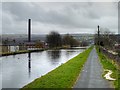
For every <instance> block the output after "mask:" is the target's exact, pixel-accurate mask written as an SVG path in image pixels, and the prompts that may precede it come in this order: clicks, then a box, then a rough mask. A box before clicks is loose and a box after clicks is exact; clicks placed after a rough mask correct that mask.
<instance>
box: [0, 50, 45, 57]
mask: <svg viewBox="0 0 120 90" xmlns="http://www.w3.org/2000/svg"><path fill="white" fill-rule="evenodd" d="M44 50H47V49H38V50H20V51H15V52H2V53H0V55H1V56H9V55H16V54H23V53H29V52H39V51H44Z"/></svg>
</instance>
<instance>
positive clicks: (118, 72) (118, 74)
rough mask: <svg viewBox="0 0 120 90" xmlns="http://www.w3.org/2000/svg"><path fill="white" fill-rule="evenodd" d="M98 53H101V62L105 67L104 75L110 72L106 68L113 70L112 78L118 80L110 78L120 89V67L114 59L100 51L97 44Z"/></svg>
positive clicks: (117, 89) (117, 88) (115, 86)
mask: <svg viewBox="0 0 120 90" xmlns="http://www.w3.org/2000/svg"><path fill="white" fill-rule="evenodd" d="M96 49H97V53H98V55H99V59H100V62H101V64H102V66H103V68H104V73H103V75H102V76H103V77H104V76H105V75H106V74H107V73H108V71H106V70H111V71H112V73H111V75H110V77H111V78H114V79H116V80H109V81H110V82H111V83H112V85H113V86H114V88H115V89H116V90H119V89H120V68H119V67H118V66H117V64H116V63H115V62H114V60H112V59H109V57H107V56H105V55H104V54H103V53H102V52H99V50H98V46H96Z"/></svg>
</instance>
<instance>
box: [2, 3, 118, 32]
mask: <svg viewBox="0 0 120 90" xmlns="http://www.w3.org/2000/svg"><path fill="white" fill-rule="evenodd" d="M117 4H118V3H117V2H116V3H115V2H106V3H105V2H56V3H55V2H44V3H43V2H39V3H38V2H31V3H30V2H4V3H2V34H8V33H9V34H27V21H28V19H29V18H30V19H32V33H33V34H47V33H49V32H50V31H53V30H55V31H58V32H59V33H95V31H96V30H97V25H100V27H101V28H108V29H109V30H111V31H112V32H115V33H117V32H118V6H117Z"/></svg>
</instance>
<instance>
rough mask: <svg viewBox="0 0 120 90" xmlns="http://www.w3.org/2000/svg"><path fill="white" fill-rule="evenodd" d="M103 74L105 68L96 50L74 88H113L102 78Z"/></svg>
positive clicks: (90, 56) (91, 54) (92, 52)
mask: <svg viewBox="0 0 120 90" xmlns="http://www.w3.org/2000/svg"><path fill="white" fill-rule="evenodd" d="M102 73H103V68H102V66H101V64H100V62H99V60H98V55H97V53H96V50H95V48H94V49H93V50H92V51H91V53H90V55H89V57H88V60H87V62H86V63H85V65H84V67H83V70H82V72H81V74H80V76H79V78H78V80H77V81H76V83H75V85H74V86H73V88H111V87H110V83H109V82H108V81H107V80H105V79H103V78H102Z"/></svg>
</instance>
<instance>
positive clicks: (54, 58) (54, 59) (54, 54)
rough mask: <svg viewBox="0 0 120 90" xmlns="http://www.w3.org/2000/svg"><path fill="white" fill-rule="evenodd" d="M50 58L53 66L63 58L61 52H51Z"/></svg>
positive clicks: (49, 52) (49, 53)
mask: <svg viewBox="0 0 120 90" xmlns="http://www.w3.org/2000/svg"><path fill="white" fill-rule="evenodd" d="M47 54H48V57H50V59H51V62H52V64H55V63H56V62H59V58H60V56H61V51H60V50H50V51H48V52H47Z"/></svg>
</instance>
